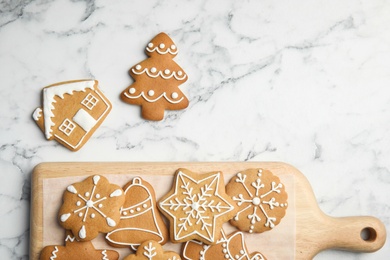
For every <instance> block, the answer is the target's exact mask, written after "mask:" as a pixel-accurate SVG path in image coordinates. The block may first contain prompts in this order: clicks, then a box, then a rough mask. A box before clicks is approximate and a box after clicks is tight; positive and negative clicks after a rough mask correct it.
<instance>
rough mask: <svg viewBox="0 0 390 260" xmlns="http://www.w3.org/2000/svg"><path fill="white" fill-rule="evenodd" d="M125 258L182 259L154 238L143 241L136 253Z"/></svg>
mask: <svg viewBox="0 0 390 260" xmlns="http://www.w3.org/2000/svg"><path fill="white" fill-rule="evenodd" d="M124 260H180V256H179V255H178V254H177V253H175V252H173V251H165V252H164V250H163V248H162V246H161V245H160V244H159V243H157V242H156V241H153V240H148V241H145V242H143V243H142V244H141V245H140V246H139V247H138V250H137V252H136V253H135V254H132V255H129V256H127V257H125V258H124Z"/></svg>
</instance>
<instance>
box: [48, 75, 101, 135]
mask: <svg viewBox="0 0 390 260" xmlns="http://www.w3.org/2000/svg"><path fill="white" fill-rule="evenodd" d="M95 83H96V82H95V80H84V81H78V82H68V83H64V84H61V85H58V86H52V87H47V88H44V89H43V116H44V122H45V124H44V125H45V136H46V138H47V139H50V138H51V137H52V132H53V129H52V127H53V126H54V125H55V124H54V122H53V121H52V117H54V116H55V115H54V113H53V111H52V110H53V109H54V105H53V103H55V102H56V101H55V99H54V97H55V96H58V97H60V98H62V99H64V95H65V94H69V95H72V93H73V92H74V91H83V92H85V91H86V89H87V88H89V89H92V90H94V85H95Z"/></svg>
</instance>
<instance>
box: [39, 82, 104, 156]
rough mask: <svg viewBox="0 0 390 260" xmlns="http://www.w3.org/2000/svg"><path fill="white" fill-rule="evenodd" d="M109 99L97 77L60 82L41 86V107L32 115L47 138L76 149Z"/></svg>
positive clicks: (99, 118) (101, 118) (101, 115)
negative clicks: (101, 89)
mask: <svg viewBox="0 0 390 260" xmlns="http://www.w3.org/2000/svg"><path fill="white" fill-rule="evenodd" d="M111 107H112V106H111V103H110V101H109V100H108V99H107V98H106V97H105V96H104V94H103V92H102V91H100V89H99V88H98V81H97V80H74V81H66V82H60V83H56V84H53V85H50V86H48V87H45V88H44V89H43V90H42V107H38V108H36V109H35V111H34V113H33V119H34V121H35V122H36V123H37V125H38V126H39V128H40V129H41V130H42V132H44V134H45V137H46V139H47V140H56V141H57V142H59V143H60V144H62V145H63V146H65V147H66V148H68V149H69V150H71V151H77V150H79V149H80V148H81V147H82V146H83V145H84V144H85V143H86V142H87V141H88V139H89V138H90V137H91V136H92V134H93V133H94V132H95V131H96V129H97V128H98V127H99V126H100V125H101V123H102V122H103V121H104V119H105V118H106V117H107V115H108V113H109V112H110V111H111Z"/></svg>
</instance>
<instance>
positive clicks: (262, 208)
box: [226, 169, 288, 233]
mask: <svg viewBox="0 0 390 260" xmlns="http://www.w3.org/2000/svg"><path fill="white" fill-rule="evenodd" d="M226 193H227V194H228V195H230V196H231V198H232V199H233V200H234V202H235V205H236V206H237V207H238V212H237V214H236V215H235V216H234V218H233V219H231V220H230V224H232V225H233V226H235V227H237V228H238V229H239V230H241V231H247V232H249V233H262V232H265V231H269V230H272V229H273V228H275V226H276V225H278V224H279V223H280V221H281V220H282V218H283V217H284V216H285V214H286V210H287V206H288V203H287V197H288V196H287V192H286V190H285V187H284V185H283V184H282V183H281V181H280V179H279V178H278V177H277V176H275V175H274V174H272V172H270V171H269V170H265V169H248V170H245V171H242V172H239V173H237V174H236V175H235V176H234V177H233V178H232V179H231V180H230V181H229V183H228V184H227V185H226Z"/></svg>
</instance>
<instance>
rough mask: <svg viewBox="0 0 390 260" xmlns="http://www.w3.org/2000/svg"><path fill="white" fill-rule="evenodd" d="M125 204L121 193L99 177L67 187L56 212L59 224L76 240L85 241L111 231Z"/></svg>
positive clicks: (116, 187) (114, 186)
mask: <svg viewBox="0 0 390 260" xmlns="http://www.w3.org/2000/svg"><path fill="white" fill-rule="evenodd" d="M124 201H125V196H124V192H123V190H122V189H121V188H120V187H119V186H117V185H115V184H110V183H109V182H108V180H107V179H106V178H105V177H103V176H100V175H94V176H90V177H88V178H87V179H85V180H84V181H82V182H78V183H74V184H72V185H69V186H68V187H67V188H66V190H65V192H64V194H63V204H62V206H61V208H60V210H59V213H58V221H59V223H60V225H61V226H62V227H63V228H65V229H69V230H71V231H72V233H73V234H74V235H75V237H76V238H77V240H79V241H88V240H91V239H93V238H95V237H96V236H97V235H98V234H99V232H102V233H107V232H109V231H111V230H113V229H114V228H115V227H116V226H117V225H118V223H119V220H120V208H121V207H122V205H123V203H124Z"/></svg>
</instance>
